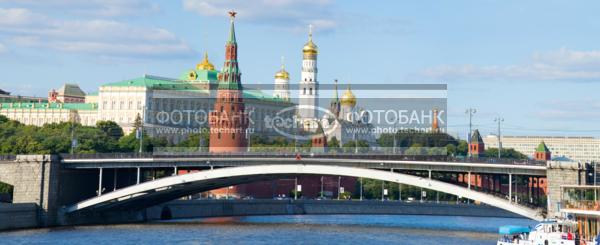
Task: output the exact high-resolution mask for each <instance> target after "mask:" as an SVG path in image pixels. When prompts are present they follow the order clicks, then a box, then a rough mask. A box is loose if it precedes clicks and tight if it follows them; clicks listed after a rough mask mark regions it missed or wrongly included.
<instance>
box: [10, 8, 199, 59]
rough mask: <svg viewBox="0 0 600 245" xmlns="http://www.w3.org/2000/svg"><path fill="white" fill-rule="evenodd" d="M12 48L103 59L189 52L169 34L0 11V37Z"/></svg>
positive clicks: (97, 21)
mask: <svg viewBox="0 0 600 245" xmlns="http://www.w3.org/2000/svg"><path fill="white" fill-rule="evenodd" d="M1 34H4V35H6V36H8V37H9V40H10V41H11V43H13V44H14V45H18V46H25V47H36V48H48V49H53V50H58V51H63V52H72V53H84V54H95V55H101V56H106V57H126V58H144V57H164V58H172V57H187V56H189V55H193V50H192V48H191V47H190V46H189V45H188V44H187V43H185V42H184V41H183V40H181V39H179V38H178V37H177V36H176V35H175V34H173V33H171V32H170V31H168V30H165V29H161V28H153V27H140V26H133V25H130V24H127V23H124V22H119V21H114V20H103V19H91V20H72V19H68V20H65V19H54V18H50V17H48V16H44V15H39V14H36V13H34V12H32V11H31V10H28V9H23V8H10V9H2V8H0V35H1Z"/></svg>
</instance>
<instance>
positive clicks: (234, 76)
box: [209, 11, 248, 153]
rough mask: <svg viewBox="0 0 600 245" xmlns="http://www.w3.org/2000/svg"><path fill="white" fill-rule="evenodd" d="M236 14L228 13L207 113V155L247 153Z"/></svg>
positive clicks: (246, 121) (246, 116)
mask: <svg viewBox="0 0 600 245" xmlns="http://www.w3.org/2000/svg"><path fill="white" fill-rule="evenodd" d="M235 15H236V12H234V11H231V12H229V16H230V17H231V27H230V30H229V40H227V44H226V45H225V64H224V65H223V70H222V71H221V73H219V82H218V86H217V96H216V99H215V108H214V110H213V111H211V112H210V116H209V123H210V148H209V151H210V152H215V153H219V152H221V153H225V152H242V151H245V150H246V147H247V146H246V142H247V141H248V140H247V139H246V129H247V128H248V114H247V113H246V111H245V107H244V99H243V91H242V84H241V76H242V73H241V72H240V69H239V68H238V61H237V42H236V41H235V28H234V19H235Z"/></svg>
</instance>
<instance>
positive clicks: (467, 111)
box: [465, 108, 477, 156]
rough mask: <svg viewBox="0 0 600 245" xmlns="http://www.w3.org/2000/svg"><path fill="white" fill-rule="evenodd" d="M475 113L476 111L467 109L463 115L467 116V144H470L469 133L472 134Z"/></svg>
mask: <svg viewBox="0 0 600 245" xmlns="http://www.w3.org/2000/svg"><path fill="white" fill-rule="evenodd" d="M475 113H477V109H475V108H469V109H467V110H466V111H465V114H468V115H469V134H468V137H467V143H471V132H473V115H474V114H475ZM468 154H469V156H471V151H469V153H468Z"/></svg>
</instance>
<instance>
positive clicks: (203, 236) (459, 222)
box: [0, 215, 535, 245]
mask: <svg viewBox="0 0 600 245" xmlns="http://www.w3.org/2000/svg"><path fill="white" fill-rule="evenodd" d="M508 224H511V225H534V224H535V222H534V221H531V220H527V219H514V218H513V219H511V218H480V217H459V216H417V215H297V216H296V215H289V216H252V217H226V218H205V219H189V220H173V221H161V222H153V223H143V224H128V225H107V226H75V227H61V228H52V229H33V230H19V231H10V232H0V244H2V245H4V244H94V245H99V244H136V245H137V244H218V245H220V244H235V245H239V244H368V245H372V244H418V245H429V244H460V245H469V244H496V239H497V235H496V234H497V233H496V232H497V230H498V227H499V226H502V225H508Z"/></svg>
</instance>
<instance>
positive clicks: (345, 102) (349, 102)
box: [340, 86, 356, 107]
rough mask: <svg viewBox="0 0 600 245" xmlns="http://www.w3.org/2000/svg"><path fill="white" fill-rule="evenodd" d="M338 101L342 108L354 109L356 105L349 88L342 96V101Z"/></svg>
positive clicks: (354, 97)
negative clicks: (349, 107) (350, 107)
mask: <svg viewBox="0 0 600 245" xmlns="http://www.w3.org/2000/svg"><path fill="white" fill-rule="evenodd" d="M340 101H341V104H342V106H352V107H354V106H355V105H356V96H354V93H352V90H350V86H348V89H347V90H346V92H345V93H344V95H342V99H340Z"/></svg>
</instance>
